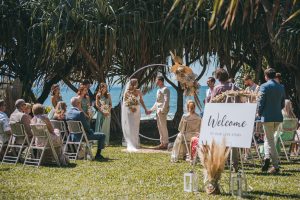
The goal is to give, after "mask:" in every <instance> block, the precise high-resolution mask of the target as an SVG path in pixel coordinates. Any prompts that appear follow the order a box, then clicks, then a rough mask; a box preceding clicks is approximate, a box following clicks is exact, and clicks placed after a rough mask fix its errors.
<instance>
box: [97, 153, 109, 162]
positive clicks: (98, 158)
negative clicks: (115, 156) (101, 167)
mask: <svg viewBox="0 0 300 200" xmlns="http://www.w3.org/2000/svg"><path fill="white" fill-rule="evenodd" d="M95 160H98V161H107V160H108V158H105V157H103V156H102V155H101V154H98V155H96V156H95Z"/></svg>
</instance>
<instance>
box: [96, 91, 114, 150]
mask: <svg viewBox="0 0 300 200" xmlns="http://www.w3.org/2000/svg"><path fill="white" fill-rule="evenodd" d="M99 101H100V102H99V105H100V107H102V106H103V104H105V105H106V106H109V105H111V102H110V99H109V98H106V97H105V96H101V97H100V100H99ZM110 120H111V113H110V112H109V115H108V116H107V117H105V116H104V115H103V114H102V112H100V111H98V112H97V119H96V127H95V132H101V133H104V134H105V144H106V145H108V144H109V136H110Z"/></svg>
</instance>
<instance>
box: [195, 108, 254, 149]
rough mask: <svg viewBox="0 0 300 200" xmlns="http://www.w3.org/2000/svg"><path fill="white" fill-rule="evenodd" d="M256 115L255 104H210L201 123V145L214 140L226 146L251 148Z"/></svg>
mask: <svg viewBox="0 0 300 200" xmlns="http://www.w3.org/2000/svg"><path fill="white" fill-rule="evenodd" d="M255 114H256V104H255V103H208V104H206V105H205V110H204V116H203V118H202V123H201V132H200V138H199V142H200V144H206V143H207V144H210V143H211V141H212V139H214V140H215V141H216V143H222V141H223V138H225V142H226V146H228V147H238V148H250V147H251V140H252V134H253V128H254V120H255Z"/></svg>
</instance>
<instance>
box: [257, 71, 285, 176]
mask: <svg viewBox="0 0 300 200" xmlns="http://www.w3.org/2000/svg"><path fill="white" fill-rule="evenodd" d="M264 73H265V79H266V81H267V82H266V83H264V84H262V85H261V86H260V98H259V100H258V116H259V117H261V122H262V123H263V129H264V133H265V141H264V149H265V162H264V164H263V166H262V171H263V172H266V171H268V173H271V174H275V173H278V172H279V161H278V153H277V151H276V148H275V142H274V133H275V131H277V129H278V126H279V124H280V123H281V122H282V121H283V116H282V113H281V110H282V108H284V99H285V92H284V87H283V85H281V84H279V83H277V82H276V81H275V80H274V78H275V76H276V72H275V70H274V69H272V68H268V69H266V70H265V72H264ZM270 154H271V155H270ZM270 156H271V159H272V164H273V167H271V168H270V169H269V165H270Z"/></svg>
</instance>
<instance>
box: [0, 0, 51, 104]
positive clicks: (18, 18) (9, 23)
mask: <svg viewBox="0 0 300 200" xmlns="http://www.w3.org/2000/svg"><path fill="white" fill-rule="evenodd" d="M0 12H1V20H0V26H1V33H0V51H1V63H0V68H1V72H0V74H1V75H3V76H8V77H10V78H12V79H16V78H19V79H20V81H21V83H22V96H24V97H26V100H35V96H34V94H33V93H32V90H31V88H32V86H33V82H34V81H35V80H36V79H37V78H38V77H39V75H40V74H42V73H43V72H45V70H46V68H45V67H44V66H41V65H38V64H37V62H38V59H39V58H40V55H41V54H40V49H41V40H40V39H41V38H40V37H39V36H38V37H33V35H34V31H33V30H32V29H30V26H31V24H30V23H31V18H30V13H29V12H28V11H27V10H26V9H25V8H24V2H23V1H12V0H4V1H2V3H1V4H0Z"/></svg>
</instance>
